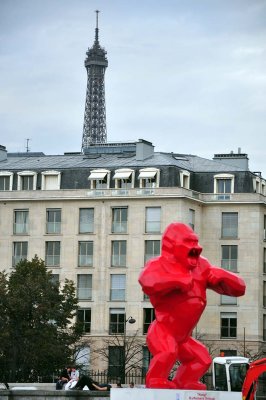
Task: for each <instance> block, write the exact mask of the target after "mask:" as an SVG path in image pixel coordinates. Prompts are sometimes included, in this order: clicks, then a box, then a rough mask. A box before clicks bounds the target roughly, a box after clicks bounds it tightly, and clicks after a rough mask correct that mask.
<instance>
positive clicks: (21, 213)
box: [13, 210, 29, 235]
mask: <svg viewBox="0 0 266 400" xmlns="http://www.w3.org/2000/svg"><path fill="white" fill-rule="evenodd" d="M28 230H29V210H14V225H13V233H14V235H20V234H27V233H28Z"/></svg>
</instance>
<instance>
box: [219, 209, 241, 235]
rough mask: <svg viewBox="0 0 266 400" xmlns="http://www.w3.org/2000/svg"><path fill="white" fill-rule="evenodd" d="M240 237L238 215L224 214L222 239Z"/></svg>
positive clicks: (233, 213) (234, 213)
mask: <svg viewBox="0 0 266 400" xmlns="http://www.w3.org/2000/svg"><path fill="white" fill-rule="evenodd" d="M237 237H238V213H236V212H230V213H222V238H235V239H236V238H237Z"/></svg>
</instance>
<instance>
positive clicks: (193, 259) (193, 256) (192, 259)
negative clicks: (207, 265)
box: [188, 247, 201, 267]
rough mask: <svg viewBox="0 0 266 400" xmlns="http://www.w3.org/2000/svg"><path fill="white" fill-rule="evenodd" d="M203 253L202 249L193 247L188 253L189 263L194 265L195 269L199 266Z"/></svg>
mask: <svg viewBox="0 0 266 400" xmlns="http://www.w3.org/2000/svg"><path fill="white" fill-rule="evenodd" d="M200 253H201V249H200V248H198V249H197V248H195V247H193V248H192V249H191V250H190V251H189V253H188V259H189V263H190V265H192V266H193V267H196V266H197V264H198V259H199V256H200Z"/></svg>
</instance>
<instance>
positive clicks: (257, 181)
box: [253, 176, 265, 196]
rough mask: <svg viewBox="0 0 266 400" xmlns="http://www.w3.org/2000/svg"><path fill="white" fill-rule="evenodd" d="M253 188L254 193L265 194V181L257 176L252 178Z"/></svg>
mask: <svg viewBox="0 0 266 400" xmlns="http://www.w3.org/2000/svg"><path fill="white" fill-rule="evenodd" d="M253 189H254V192H255V193H261V194H263V195H264V196H265V181H264V180H262V179H261V178H260V177H258V176H257V177H256V178H253Z"/></svg>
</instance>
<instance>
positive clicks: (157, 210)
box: [145, 207, 161, 233]
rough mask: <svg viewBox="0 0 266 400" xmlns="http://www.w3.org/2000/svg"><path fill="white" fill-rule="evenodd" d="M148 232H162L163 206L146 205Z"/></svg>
mask: <svg viewBox="0 0 266 400" xmlns="http://www.w3.org/2000/svg"><path fill="white" fill-rule="evenodd" d="M145 232H146V233H161V207H146V219H145Z"/></svg>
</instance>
